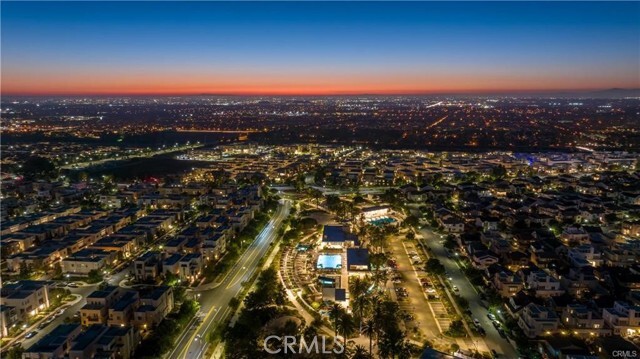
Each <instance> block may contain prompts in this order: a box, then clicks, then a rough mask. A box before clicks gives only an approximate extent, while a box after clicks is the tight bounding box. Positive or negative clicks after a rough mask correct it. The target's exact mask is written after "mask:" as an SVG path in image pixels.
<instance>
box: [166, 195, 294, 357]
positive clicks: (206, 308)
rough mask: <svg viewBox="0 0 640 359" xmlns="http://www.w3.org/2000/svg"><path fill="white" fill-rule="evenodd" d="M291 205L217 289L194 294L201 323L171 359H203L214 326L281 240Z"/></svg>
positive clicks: (183, 337)
mask: <svg viewBox="0 0 640 359" xmlns="http://www.w3.org/2000/svg"><path fill="white" fill-rule="evenodd" d="M290 208H291V202H290V201H289V200H281V201H280V204H279V205H278V209H277V210H276V213H275V215H274V216H273V217H272V218H271V220H270V221H269V223H267V225H266V226H265V227H264V229H263V230H262V231H261V232H260V233H259V234H258V236H256V239H255V240H254V241H253V242H252V243H251V244H250V245H249V247H247V249H246V251H245V252H244V253H243V254H242V256H241V257H240V258H239V259H238V261H237V262H236V264H235V265H234V266H233V267H232V268H231V269H229V271H228V272H227V273H226V274H225V276H224V277H223V278H222V279H221V280H220V281H218V282H216V283H215V284H214V285H213V287H208V288H207V289H204V290H201V291H198V289H196V290H195V291H194V292H193V293H194V294H195V295H196V296H198V295H199V297H198V299H199V302H200V311H201V312H202V313H204V318H203V319H202V321H201V322H198V320H197V319H194V320H192V321H191V322H190V323H189V324H188V325H187V327H186V329H185V330H184V332H183V333H182V334H181V336H180V337H179V338H178V341H177V342H176V345H175V348H174V349H173V351H172V352H171V353H170V354H169V355H168V358H171V359H174V358H176V359H177V358H181V359H182V358H202V357H203V356H204V353H205V351H206V349H207V343H206V336H207V333H209V332H210V331H211V330H212V329H213V328H215V324H214V323H220V322H223V321H224V320H225V319H226V318H227V317H228V316H229V314H231V309H230V308H229V302H230V301H231V299H232V298H234V297H235V296H237V295H238V294H239V293H240V291H241V290H242V283H243V282H246V281H247V280H249V278H251V276H252V275H253V274H254V273H255V271H256V268H257V267H258V264H259V263H260V260H261V259H262V258H263V257H264V256H265V255H266V253H267V251H268V249H269V247H270V245H271V243H272V242H273V241H274V240H275V239H276V238H277V235H278V229H279V228H280V225H281V224H282V221H283V220H284V219H285V218H287V216H288V215H289V209H290Z"/></svg>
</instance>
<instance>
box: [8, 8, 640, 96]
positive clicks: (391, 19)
mask: <svg viewBox="0 0 640 359" xmlns="http://www.w3.org/2000/svg"><path fill="white" fill-rule="evenodd" d="M1 6H2V78H3V83H2V92H3V93H6V94H9V93H201V92H225V93H292V94H295V93H360V92H367V93H370V92H378V93H385V92H386V93H403V92H406V93H409V92H410V93H417V92H440V91H442V92H451V91H454V92H455V91H461V92H463V91H465V92H466V91H498V90H547V89H596V88H608V87H640V84H639V83H640V70H639V68H640V65H639V63H640V2H613V3H599V2H536V3H530V2H527V3H523V2H444V3H440V2H419V3H418V2H403V3H397V2H396V3H389V2H386V3H381V2H373V3H372V2H325V3H309V2H302V3H300V2H298V3H294V2H283V3H272V2H260V3H254V2H233V3H230V2H189V3H185V2H182V3H177V2H62V3H59V2H6V1H3V2H2V5H1Z"/></svg>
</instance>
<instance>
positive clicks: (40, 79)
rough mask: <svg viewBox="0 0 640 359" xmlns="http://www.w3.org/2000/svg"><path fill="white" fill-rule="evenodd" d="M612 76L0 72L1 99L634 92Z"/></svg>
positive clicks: (628, 84) (631, 84) (626, 82)
mask: <svg viewBox="0 0 640 359" xmlns="http://www.w3.org/2000/svg"><path fill="white" fill-rule="evenodd" d="M610 75H611V74H609V73H602V74H601V75H600V76H591V77H581V78H576V77H574V76H571V75H568V74H545V75H536V76H533V75H514V74H508V73H507V74H486V73H485V74H469V73H468V74H463V73H457V74H455V75H452V74H444V73H433V74H425V73H422V74H413V73H409V72H404V73H403V72H396V73H386V74H380V73H376V74H368V73H358V74H351V73H347V74H341V73H322V72H321V73H314V74H309V73H300V74H295V75H292V74H290V73H283V74H277V73H276V74H273V73H271V74H264V73H257V72H250V71H246V72H235V73H224V74H219V73H200V72H197V71H195V70H194V71H190V72H189V71H185V72H181V73H178V72H159V71H138V72H135V71H124V72H119V73H117V74H115V73H114V74H106V73H104V74H95V73H92V72H89V71H87V70H85V71H82V70H78V71H65V72H60V73H50V72H44V71H43V72H42V73H39V71H35V72H34V71H6V72H5V71H3V76H2V78H3V81H2V89H1V91H0V93H1V94H3V95H5V96H6V95H200V94H212V95H245V96H250V95H283V96H284V95H301V96H311V95H362V94H372V95H403V94H407V95H410V94H416V95H420V94H423V95H429V94H443V93H450V94H464V93H487V94H490V93H509V92H510V93H517V92H521V93H528V92H530V93H535V92H543V91H590V90H599V89H606V88H612V87H620V88H633V87H635V86H636V84H635V80H634V79H629V78H625V79H623V80H620V77H619V76H613V78H615V79H618V80H617V81H613V82H611V78H612V77H611V76H610Z"/></svg>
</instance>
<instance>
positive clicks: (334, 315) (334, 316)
mask: <svg viewBox="0 0 640 359" xmlns="http://www.w3.org/2000/svg"><path fill="white" fill-rule="evenodd" d="M342 312H343V309H342V307H341V306H340V304H338V303H333V305H332V306H331V308H330V309H329V318H331V320H333V328H334V329H335V331H336V336H338V322H339V320H340V316H341V315H342Z"/></svg>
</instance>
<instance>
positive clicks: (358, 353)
mask: <svg viewBox="0 0 640 359" xmlns="http://www.w3.org/2000/svg"><path fill="white" fill-rule="evenodd" d="M368 358H371V356H370V355H369V353H367V349H365V348H364V347H363V346H362V345H356V347H355V348H354V351H353V355H352V356H351V359H368Z"/></svg>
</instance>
